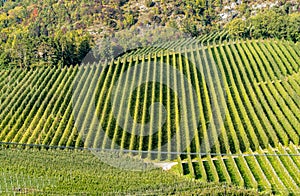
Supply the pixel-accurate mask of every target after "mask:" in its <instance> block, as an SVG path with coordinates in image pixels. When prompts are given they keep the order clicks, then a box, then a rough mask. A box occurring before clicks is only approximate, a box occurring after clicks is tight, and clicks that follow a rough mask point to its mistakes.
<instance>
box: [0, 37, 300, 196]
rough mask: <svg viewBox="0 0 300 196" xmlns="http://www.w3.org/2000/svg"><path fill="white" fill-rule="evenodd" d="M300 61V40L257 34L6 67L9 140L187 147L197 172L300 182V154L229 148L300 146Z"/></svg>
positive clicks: (2, 121) (4, 115)
mask: <svg viewBox="0 0 300 196" xmlns="http://www.w3.org/2000/svg"><path fill="white" fill-rule="evenodd" d="M299 67H300V48H299V45H298V46H297V45H295V44H292V43H288V42H283V41H277V40H276V41H275V40H268V41H262V40H251V41H249V40H248V41H236V42H223V43H221V44H219V43H218V44H217V43H215V44H213V43H211V44H209V45H206V46H202V45H201V44H200V43H196V42H191V44H190V45H189V46H187V47H182V48H180V50H179V51H169V52H168V51H166V50H163V51H160V50H159V51H157V52H155V51H153V52H151V53H147V52H146V53H143V51H142V50H141V51H140V53H138V54H135V56H134V57H130V56H129V57H126V59H125V58H123V59H118V60H115V61H114V62H112V63H110V64H107V65H89V66H82V67H74V68H65V69H57V68H38V69H35V70H20V69H13V70H9V71H8V70H1V71H0V72H1V73H0V78H1V79H0V87H1V91H0V141H2V142H16V143H25V144H43V145H49V146H67V147H89V148H100V149H118V150H120V151H121V152H127V151H128V150H129V151H130V150H133V151H132V152H131V154H133V155H137V154H138V155H140V156H142V157H143V158H148V159H157V160H168V159H169V160H173V159H177V158H179V157H177V155H180V154H181V156H180V158H179V159H178V160H180V159H182V160H183V163H182V164H183V166H184V167H183V168H182V169H183V174H190V175H191V176H192V177H196V178H199V179H203V180H205V181H206V180H207V181H227V182H229V183H231V182H232V183H235V184H238V185H242V186H247V187H253V188H260V189H262V190H271V189H273V190H275V192H278V191H279V190H284V191H285V190H291V191H292V192H297V190H299V185H300V179H299V175H298V174H299V168H300V165H299V158H298V157H294V156H291V157H290V156H287V157H280V158H278V157H271V158H270V157H265V156H263V157H245V158H244V157H240V158H237V157H232V156H226V155H223V154H242V153H244V154H249V153H258V154H269V153H273V154H274V153H275V154H276V153H279V154H286V153H290V154H299V137H300V128H299V127H300V98H299V97H300V73H299ZM182 152H184V153H182ZM200 153H204V154H200ZM205 153H211V154H212V155H206V154H205ZM214 153H215V154H214ZM185 154H187V155H185ZM226 157H227V158H226ZM228 157H229V158H228ZM192 159H194V160H199V162H194V163H192ZM185 160H187V163H186V164H185ZM197 164H198V165H197ZM186 166H187V168H185V167H186ZM257 168H258V169H257ZM245 176H246V177H245ZM274 176H275V177H274Z"/></svg>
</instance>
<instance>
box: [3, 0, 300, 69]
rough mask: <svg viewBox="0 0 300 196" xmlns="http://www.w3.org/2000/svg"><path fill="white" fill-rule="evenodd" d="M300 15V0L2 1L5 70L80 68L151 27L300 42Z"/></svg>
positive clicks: (198, 33) (191, 32) (191, 33)
mask: <svg viewBox="0 0 300 196" xmlns="http://www.w3.org/2000/svg"><path fill="white" fill-rule="evenodd" d="M299 11H300V7H299V1H295V0H294V1H286V0H285V1H283V0H281V1H276V2H275V1H247V0H242V1H241V0H239V1H229V0H227V1H225V0H223V1H222V0H197V1H191V0H180V1H176V2H174V1H170V0H155V1H152V0H144V1H133V0H95V1H87V0H67V1H54V0H46V1H38V0H34V1H29V0H2V1H0V67H1V68H6V69H7V68H12V67H21V68H26V67H36V66H56V67H64V66H72V65H73V66H74V65H77V64H80V63H81V62H82V60H83V58H84V57H85V56H86V54H87V53H88V52H89V51H90V50H91V49H92V48H93V47H94V46H95V45H96V41H97V40H98V39H101V38H103V37H107V36H112V37H113V36H114V35H115V34H116V33H118V32H125V33H124V36H128V35H130V34H131V32H136V31H137V29H139V28H142V27H145V26H146V27H148V28H152V29H155V28H157V27H169V28H174V29H176V30H178V32H183V33H186V34H188V35H190V36H200V35H203V34H206V33H212V32H220V31H223V30H227V31H228V36H230V37H232V38H233V39H238V38H256V39H257V38H277V39H286V40H290V41H293V42H299V41H300V13H299ZM124 30H126V31H124ZM144 41H145V40H144ZM141 45H143V43H142V44H141ZM123 47H125V48H126V46H123Z"/></svg>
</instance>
